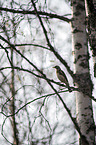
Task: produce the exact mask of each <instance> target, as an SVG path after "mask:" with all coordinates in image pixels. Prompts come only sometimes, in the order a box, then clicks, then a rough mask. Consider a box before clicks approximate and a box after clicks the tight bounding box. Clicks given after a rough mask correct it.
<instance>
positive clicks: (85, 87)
mask: <svg viewBox="0 0 96 145" xmlns="http://www.w3.org/2000/svg"><path fill="white" fill-rule="evenodd" d="M71 2H72V13H73V21H72V35H73V36H72V37H73V52H74V53H73V54H74V66H75V67H74V70H75V71H74V72H75V74H76V79H75V85H76V86H77V87H78V88H79V90H80V92H76V115H77V116H76V119H77V123H78V125H79V127H80V130H81V133H82V135H84V136H85V137H86V140H87V141H88V142H89V145H93V144H94V143H95V133H94V128H95V126H94V119H93V110H92V100H91V99H90V97H89V95H92V89H93V85H92V82H91V78H90V72H89V62H88V61H89V55H88V45H87V44H88V42H87V35H86V16H85V3H84V1H82V0H79V1H78V0H72V1H71ZM79 144H80V145H88V143H86V141H85V140H84V139H83V138H82V137H80V142H79Z"/></svg>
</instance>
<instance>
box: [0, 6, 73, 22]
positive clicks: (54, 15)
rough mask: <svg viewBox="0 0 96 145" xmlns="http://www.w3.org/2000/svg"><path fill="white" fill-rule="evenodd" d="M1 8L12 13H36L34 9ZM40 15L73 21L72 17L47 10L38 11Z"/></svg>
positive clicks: (0, 8)
mask: <svg viewBox="0 0 96 145" xmlns="http://www.w3.org/2000/svg"><path fill="white" fill-rule="evenodd" d="M0 10H1V11H6V12H10V13H19V14H24V15H26V14H30V15H32V14H33V15H36V12H35V11H34V10H33V11H27V10H26V11H25V10H23V11H22V10H14V9H9V8H3V7H0ZM38 13H39V15H41V16H46V17H49V18H51V19H53V18H56V19H59V20H63V21H65V22H67V23H70V22H71V19H68V18H67V17H64V16H60V15H57V14H52V13H47V12H42V11H38Z"/></svg>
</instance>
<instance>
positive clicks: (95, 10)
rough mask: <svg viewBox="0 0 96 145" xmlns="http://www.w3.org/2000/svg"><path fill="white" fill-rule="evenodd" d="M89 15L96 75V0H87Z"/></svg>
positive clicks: (89, 32)
mask: <svg viewBox="0 0 96 145" xmlns="http://www.w3.org/2000/svg"><path fill="white" fill-rule="evenodd" d="M86 7H87V11H86V14H87V17H88V20H87V21H88V23H87V25H88V39H89V44H90V47H91V49H92V55H93V61H94V76H95V77H96V0H86Z"/></svg>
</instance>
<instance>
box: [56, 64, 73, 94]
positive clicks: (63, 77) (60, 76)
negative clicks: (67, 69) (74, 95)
mask: <svg viewBox="0 0 96 145" xmlns="http://www.w3.org/2000/svg"><path fill="white" fill-rule="evenodd" d="M53 68H55V69H56V74H57V77H58V79H59V80H60V81H61V82H63V83H64V84H65V85H66V86H67V87H68V90H69V92H71V89H70V86H69V82H68V79H67V77H66V75H65V73H64V72H63V71H62V70H61V68H60V67H59V66H58V65H56V66H55V67H53Z"/></svg>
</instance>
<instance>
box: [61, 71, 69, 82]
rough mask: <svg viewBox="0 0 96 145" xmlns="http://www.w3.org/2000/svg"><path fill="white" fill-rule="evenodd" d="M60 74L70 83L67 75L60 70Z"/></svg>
mask: <svg viewBox="0 0 96 145" xmlns="http://www.w3.org/2000/svg"><path fill="white" fill-rule="evenodd" d="M59 74H60V75H63V76H64V78H65V79H66V81H67V82H68V79H67V77H66V75H65V73H64V72H63V71H62V70H60V71H59Z"/></svg>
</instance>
